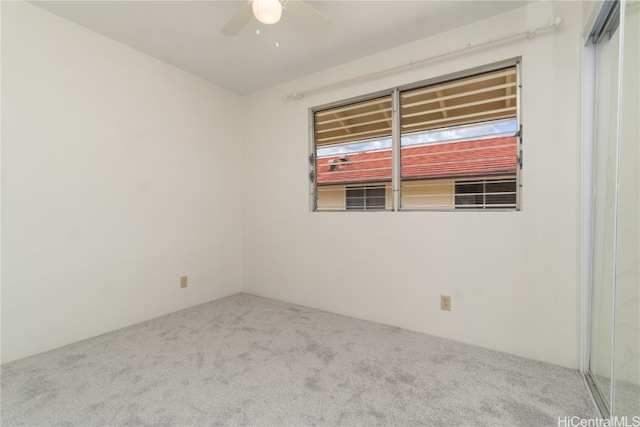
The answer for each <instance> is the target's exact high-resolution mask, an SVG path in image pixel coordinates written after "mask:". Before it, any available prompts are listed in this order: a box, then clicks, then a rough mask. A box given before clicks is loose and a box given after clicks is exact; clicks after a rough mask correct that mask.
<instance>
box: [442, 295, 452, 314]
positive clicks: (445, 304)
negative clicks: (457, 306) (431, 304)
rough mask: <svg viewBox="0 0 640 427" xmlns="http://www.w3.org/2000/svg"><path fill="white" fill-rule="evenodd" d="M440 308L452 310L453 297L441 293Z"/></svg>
mask: <svg viewBox="0 0 640 427" xmlns="http://www.w3.org/2000/svg"><path fill="white" fill-rule="evenodd" d="M440 310H447V311H451V297H450V296H449V295H440Z"/></svg>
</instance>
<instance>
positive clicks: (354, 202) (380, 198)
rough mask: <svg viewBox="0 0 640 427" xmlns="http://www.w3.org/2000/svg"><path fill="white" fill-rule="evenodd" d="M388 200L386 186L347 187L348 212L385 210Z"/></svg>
mask: <svg viewBox="0 0 640 427" xmlns="http://www.w3.org/2000/svg"><path fill="white" fill-rule="evenodd" d="M386 200H387V188H386V186H384V185H382V186H375V187H347V188H346V192H345V206H346V208H347V209H348V210H355V209H357V210H371V209H378V210H380V209H385V207H386V204H387V203H386Z"/></svg>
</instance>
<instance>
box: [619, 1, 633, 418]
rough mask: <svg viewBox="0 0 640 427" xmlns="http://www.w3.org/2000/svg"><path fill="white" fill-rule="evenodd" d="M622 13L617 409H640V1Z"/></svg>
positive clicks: (629, 4)
mask: <svg viewBox="0 0 640 427" xmlns="http://www.w3.org/2000/svg"><path fill="white" fill-rule="evenodd" d="M620 13H621V15H624V16H623V17H622V19H621V25H620V32H621V41H622V49H621V54H622V57H621V59H622V60H621V73H620V78H621V83H622V84H621V95H620V112H619V115H620V142H619V150H620V160H619V164H618V209H617V211H618V215H617V246H616V249H617V251H616V268H615V270H616V283H615V306H614V316H615V317H614V318H615V325H614V337H613V338H614V340H613V341H614V352H613V354H614V360H613V367H614V369H613V372H614V379H615V387H614V390H615V394H614V396H613V407H614V415H616V416H618V417H622V416H625V415H626V416H628V417H629V418H628V419H629V420H631V417H632V416H633V415H640V173H639V171H640V149H639V146H640V106H639V105H640V85H639V84H638V80H639V74H640V2H638V1H636V2H626V4H624V7H623V8H622V9H621V11H620Z"/></svg>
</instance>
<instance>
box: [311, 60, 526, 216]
mask: <svg viewBox="0 0 640 427" xmlns="http://www.w3.org/2000/svg"><path fill="white" fill-rule="evenodd" d="M521 61H522V59H521V58H520V57H517V58H511V59H507V60H504V61H499V62H495V63H492V64H486V65H483V66H479V67H474V68H470V69H466V70H462V71H458V72H454V73H450V74H447V75H443V76H438V77H435V78H431V79H426V80H422V81H418V82H413V83H410V84H406V85H401V86H396V87H394V88H391V89H386V90H381V91H377V92H373V93H369V94H366V95H360V96H357V97H353V98H349V99H346V100H341V101H336V102H331V103H328V104H324V105H319V106H315V107H311V108H309V110H308V117H309V119H308V124H309V153H310V155H309V181H310V184H309V196H310V197H309V198H310V210H311V211H312V212H346V211H347V210H349V211H362V210H368V209H357V210H355V209H347V208H346V204H345V208H344V209H318V183H317V169H318V159H317V155H316V153H317V151H316V150H317V148H318V146H317V145H316V141H315V135H316V133H315V126H316V122H315V120H316V113H318V112H321V111H325V110H330V109H334V108H340V107H344V106H348V105H351V104H356V103H359V102H366V101H371V100H374V99H376V98H381V97H385V96H391V99H392V119H391V120H392V135H391V139H392V148H391V152H392V153H391V154H392V157H393V159H392V179H391V182H390V184H391V209H388V208H385V209H370V210H372V211H392V212H416V211H419V212H457V211H467V212H468V211H482V212H487V211H490V212H498V211H507V212H518V211H521V210H522V187H523V185H522V167H523V154H522V153H523V150H522V119H521V114H522V106H521V98H522V81H521V74H522V70H521ZM508 67H515V69H516V72H515V76H516V81H515V88H516V98H515V100H516V101H515V102H516V113H515V117H514V118H515V126H516V132H515V134H514V135H513V136H514V137H516V138H517V139H516V167H515V180H516V203H515V207H514V208H495V209H485V208H478V209H457V208H456V206H455V202H454V206H453V207H452V208H450V209H411V208H407V207H402V206H401V203H400V193H401V182H402V179H401V176H400V174H401V164H400V156H401V137H402V135H401V129H400V126H401V123H400V96H401V94H402V93H403V92H407V91H411V90H414V89H419V88H422V87H428V86H434V85H438V84H443V83H446V82H452V81H455V80H462V79H465V78H469V77H473V76H475V75H479V74H484V73H490V72H493V71H498V70H500V69H505V68H508ZM489 179H491V177H490V176H488V175H487V176H484V177H477V180H489ZM458 180H461V178H460V177H458V178H453V182H454V185H455V182H457V181H458ZM405 181H406V180H405ZM353 185H356V183H354V184H353ZM363 185H364V184H363ZM371 185H376V184H374V183H372V184H371ZM387 185H388V183H387ZM347 187H348V185H346V184H345V195H346V188H347ZM452 196H453V198H454V200H455V196H456V194H455V190H454V192H453V194H452ZM387 199H388V197H387ZM345 203H346V196H345Z"/></svg>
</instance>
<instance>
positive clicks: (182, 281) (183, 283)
mask: <svg viewBox="0 0 640 427" xmlns="http://www.w3.org/2000/svg"><path fill="white" fill-rule="evenodd" d="M187 284H188V280H187V276H180V287H181V288H186V287H187Z"/></svg>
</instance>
